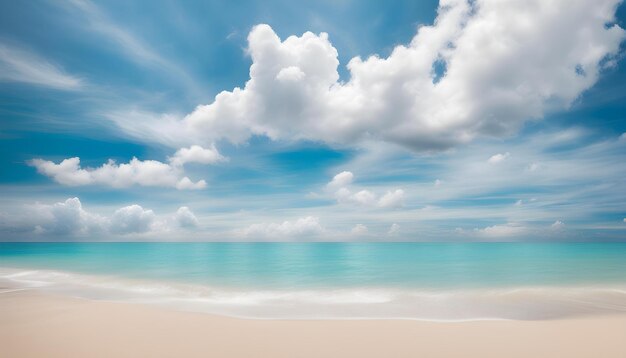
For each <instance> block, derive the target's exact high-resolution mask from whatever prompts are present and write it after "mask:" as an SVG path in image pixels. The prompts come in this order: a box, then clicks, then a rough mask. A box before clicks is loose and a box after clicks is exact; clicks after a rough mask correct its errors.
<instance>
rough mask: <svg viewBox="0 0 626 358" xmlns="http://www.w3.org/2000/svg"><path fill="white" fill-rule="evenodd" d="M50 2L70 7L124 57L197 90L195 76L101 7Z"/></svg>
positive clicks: (74, 0) (79, 0)
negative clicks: (110, 16) (150, 67)
mask: <svg viewBox="0 0 626 358" xmlns="http://www.w3.org/2000/svg"><path fill="white" fill-rule="evenodd" d="M53 3H56V4H57V5H59V6H61V7H63V8H65V9H66V10H69V11H70V12H72V13H73V15H74V16H75V18H77V19H81V20H84V21H85V25H86V26H85V28H84V29H81V30H85V29H86V30H89V31H93V32H95V33H98V34H100V35H102V38H103V39H105V40H107V41H109V42H110V43H111V44H113V45H114V46H113V47H111V46H109V48H115V47H116V48H117V49H119V50H121V51H120V52H121V53H123V54H124V55H126V58H127V59H129V60H130V61H133V62H135V63H136V64H137V65H139V66H140V67H142V68H144V67H146V66H147V65H148V66H150V65H151V66H153V67H157V68H160V69H163V70H164V71H161V72H160V73H161V74H166V75H169V76H171V77H172V78H175V79H176V80H178V81H180V82H182V84H183V85H184V86H185V88H186V89H187V90H189V89H193V90H194V91H196V92H200V89H199V88H198V86H197V85H196V83H195V81H194V79H193V78H192V77H191V76H190V75H189V74H188V73H187V72H186V71H185V70H184V69H183V68H182V67H181V66H180V65H178V64H176V63H175V62H173V61H171V60H170V59H168V58H166V57H165V56H163V55H162V54H160V53H158V52H157V51H155V50H154V49H153V48H152V47H151V46H150V45H149V44H148V43H146V42H145V41H143V40H142V39H141V38H140V37H138V36H137V35H136V34H134V33H132V32H131V31H129V30H128V29H127V28H124V27H123V26H121V25H120V24H119V23H118V22H117V21H112V20H111V19H110V18H109V17H108V16H107V14H106V13H105V12H104V11H102V10H101V9H100V7H99V6H98V5H96V4H94V3H93V2H91V1H89V0H55V1H53Z"/></svg>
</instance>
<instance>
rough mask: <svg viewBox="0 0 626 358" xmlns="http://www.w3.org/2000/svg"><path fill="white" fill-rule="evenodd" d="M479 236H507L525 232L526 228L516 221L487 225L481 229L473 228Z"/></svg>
mask: <svg viewBox="0 0 626 358" xmlns="http://www.w3.org/2000/svg"><path fill="white" fill-rule="evenodd" d="M474 231H475V232H476V233H477V234H479V235H480V236H483V237H487V238H507V237H514V236H520V235H522V234H525V233H527V231H528V228H527V227H525V226H522V225H520V224H516V223H507V224H503V225H493V226H488V227H485V228H483V229H474Z"/></svg>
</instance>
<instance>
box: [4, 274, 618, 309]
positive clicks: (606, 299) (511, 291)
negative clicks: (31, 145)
mask: <svg viewBox="0 0 626 358" xmlns="http://www.w3.org/2000/svg"><path fill="white" fill-rule="evenodd" d="M0 280H2V281H5V282H8V283H9V285H8V286H9V287H10V288H11V289H8V290H5V291H0V293H2V292H9V291H13V290H20V289H35V290H41V291H44V292H51V293H56V294H61V295H67V296H72V297H80V298H85V299H93V300H106V301H115V302H132V303H144V304H154V305H160V306H166V307H171V308H175V309H179V310H185V311H195V312H205V313H211V314H218V315H226V316H232V317H241V318H257V319H413V320H427V321H467V320H497V319H498V320H502V319H509V320H544V319H558V318H567V317H576V316H584V315H600V314H616V313H622V314H623V313H626V286H616V285H614V286H606V285H605V286H569V287H560V286H558V287H557V286H545V287H515V288H490V289H462V290H427V289H417V288H406V289H398V288H386V287H359V288H328V289H292V290H287V289H267V290H259V289H246V288H223V287H210V286H205V285H191V284H182V283H172V282H158V281H145V280H133V279H127V278H120V277H114V276H104V275H85V274H78V273H71V272H62V271H52V270H23V269H12V268H0Z"/></svg>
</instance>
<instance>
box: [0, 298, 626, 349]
mask: <svg viewBox="0 0 626 358" xmlns="http://www.w3.org/2000/svg"><path fill="white" fill-rule="evenodd" d="M0 292H1V293H0V317H2V319H0V347H2V355H3V356H5V357H12V358H19V357H64V358H65V357H468V356H475V357H570V358H571V357H626V315H619V314H615V315H607V316H593V317H588V318H586V317H579V318H571V319H559V320H536V321H518V320H485V321H467V322H426V321H416V320H258V319H239V318H231V317H222V316H215V315H210V314H205V313H197V312H183V311H177V310H172V309H168V308H163V307H155V306H148V305H139V304H132V303H113V302H106V301H95V300H86V299H79V298H71V297H67V296H59V295H52V294H48V293H44V292H41V291H38V290H29V289H26V290H21V289H15V288H9V287H3V290H2V291H0Z"/></svg>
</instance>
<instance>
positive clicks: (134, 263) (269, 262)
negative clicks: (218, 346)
mask: <svg viewBox="0 0 626 358" xmlns="http://www.w3.org/2000/svg"><path fill="white" fill-rule="evenodd" d="M0 279H2V280H4V281H5V282H8V283H10V284H11V285H10V287H20V288H26V289H38V290H47V291H51V292H56V293H61V294H70V295H72V296H78V297H85V298H92V299H105V300H113V301H132V302H141V303H154V304H161V305H168V306H172V307H176V308H180V309H184V310H192V311H202V312H209V313H215V314H225V315H232V316H242V317H256V318H320V319H321V318H406V319H426V320H468V319H499V318H501V319H547V318H558V317H564V316H575V315H588V314H614V313H623V312H626V244H623V243H471V244H458V243H0ZM9 281H10V282H9ZM0 284H1V283H0ZM6 286H7V287H9V285H6Z"/></svg>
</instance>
